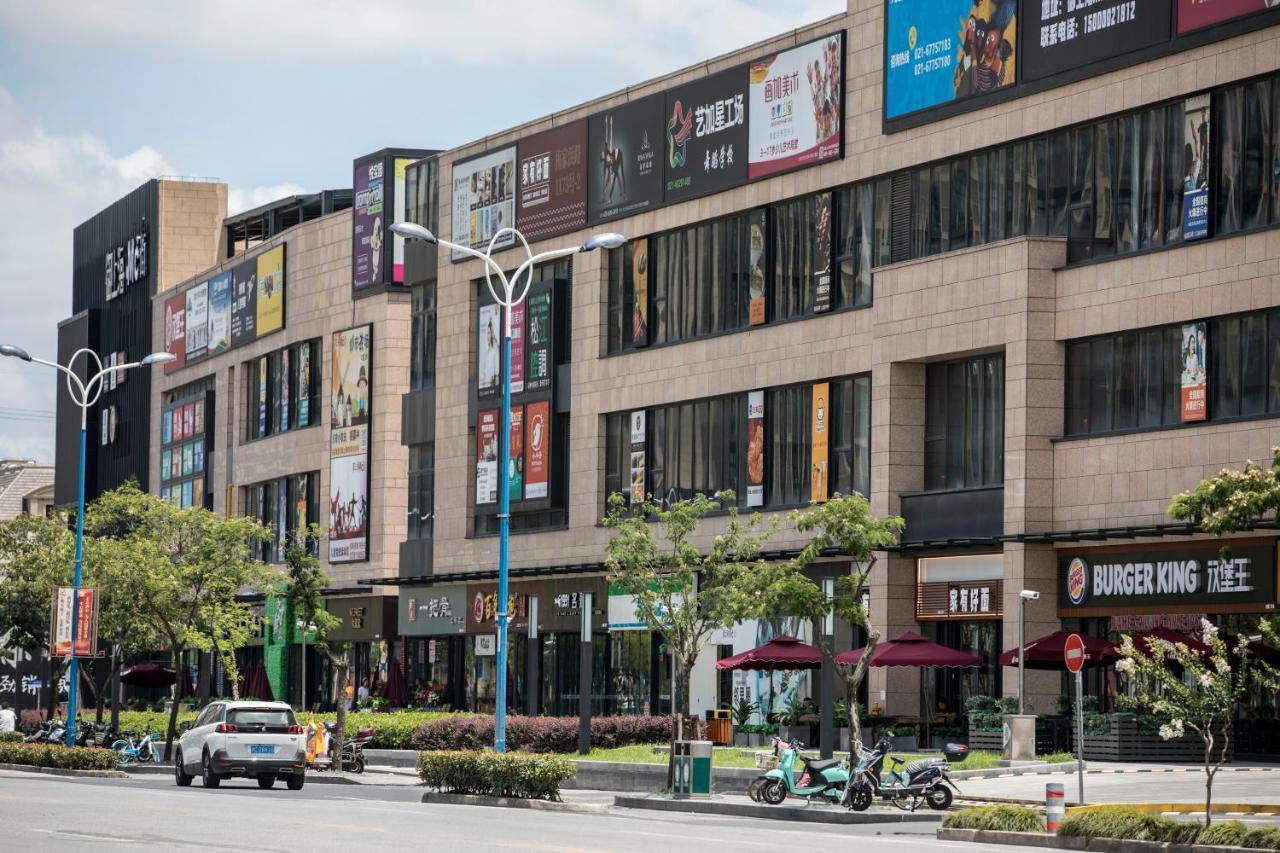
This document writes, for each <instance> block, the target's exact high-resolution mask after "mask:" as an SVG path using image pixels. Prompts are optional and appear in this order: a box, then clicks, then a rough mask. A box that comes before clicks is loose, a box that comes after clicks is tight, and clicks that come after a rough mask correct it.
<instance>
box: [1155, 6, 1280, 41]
mask: <svg viewBox="0 0 1280 853" xmlns="http://www.w3.org/2000/svg"><path fill="white" fill-rule="evenodd" d="M1267 9H1280V2H1277V0H1178V35H1182V34H1183V33H1189V32H1192V31H1194V30H1199V29H1203V28H1204V27H1211V26H1213V25H1214V24H1220V23H1222V22H1223V21H1229V20H1231V19H1232V18H1241V17H1244V16H1245V15H1252V14H1254V13H1255V12H1265V11H1266V10H1267Z"/></svg>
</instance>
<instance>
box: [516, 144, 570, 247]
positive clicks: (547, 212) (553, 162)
mask: <svg viewBox="0 0 1280 853" xmlns="http://www.w3.org/2000/svg"><path fill="white" fill-rule="evenodd" d="M586 155H587V122H586V120H585V119H583V120H580V121H575V122H571V123H569V124H566V125H562V126H560V127H557V128H553V129H551V130H546V131H543V132H542V133H536V134H534V135H533V136H528V137H525V138H524V139H521V140H520V141H519V143H517V145H516V160H517V163H518V171H519V180H520V194H519V196H518V197H517V199H516V223H517V224H518V227H519V228H520V230H521V231H522V232H523V233H524V235H525V236H526V237H528V238H529V239H530V240H538V239H541V238H543V237H550V236H552V235H555V234H563V233H564V232H566V231H573V230H574V229H576V228H581V227H582V226H584V225H586V224H587V174H586V166H587V164H586Z"/></svg>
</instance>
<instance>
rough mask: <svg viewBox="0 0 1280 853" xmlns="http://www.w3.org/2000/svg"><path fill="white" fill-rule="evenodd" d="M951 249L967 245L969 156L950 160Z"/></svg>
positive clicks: (962, 247)
mask: <svg viewBox="0 0 1280 853" xmlns="http://www.w3.org/2000/svg"><path fill="white" fill-rule="evenodd" d="M950 227H951V241H950V244H951V249H952V250H953V251H954V250H955V249H964V248H967V247H968V245H969V158H968V157H961V158H960V159H959V160H953V161H952V162H951V226H950Z"/></svg>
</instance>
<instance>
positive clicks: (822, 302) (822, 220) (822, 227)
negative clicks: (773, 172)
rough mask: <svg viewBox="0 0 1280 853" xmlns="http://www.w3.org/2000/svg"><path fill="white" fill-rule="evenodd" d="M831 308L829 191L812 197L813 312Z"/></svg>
mask: <svg viewBox="0 0 1280 853" xmlns="http://www.w3.org/2000/svg"><path fill="white" fill-rule="evenodd" d="M830 310H831V193H818V194H817V195H816V196H814V197H813V313H815V314H822V313H824V312H826V311H830Z"/></svg>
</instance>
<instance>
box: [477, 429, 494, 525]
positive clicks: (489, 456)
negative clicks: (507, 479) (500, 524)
mask: <svg viewBox="0 0 1280 853" xmlns="http://www.w3.org/2000/svg"><path fill="white" fill-rule="evenodd" d="M497 502H498V410H497V409H488V410H486V411H483V412H481V413H480V414H479V415H478V416H477V420H476V503H477V504H491V503H497Z"/></svg>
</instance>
